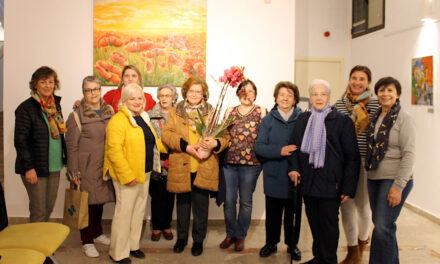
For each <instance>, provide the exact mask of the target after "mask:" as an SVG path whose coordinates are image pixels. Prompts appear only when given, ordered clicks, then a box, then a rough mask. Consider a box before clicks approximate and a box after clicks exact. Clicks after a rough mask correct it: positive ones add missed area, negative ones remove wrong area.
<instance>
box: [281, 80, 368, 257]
mask: <svg viewBox="0 0 440 264" xmlns="http://www.w3.org/2000/svg"><path fill="white" fill-rule="evenodd" d="M309 93H310V103H311V105H312V107H311V111H310V112H305V113H303V114H301V115H300V116H299V117H298V120H297V122H296V125H295V129H294V130H293V133H292V135H291V137H290V140H289V143H290V144H294V145H296V146H298V151H295V152H294V153H292V155H291V156H290V157H289V158H288V160H289V170H288V171H289V177H290V178H291V180H292V181H293V182H294V184H295V186H296V185H298V184H299V183H301V185H302V186H301V188H300V189H301V191H302V195H303V197H304V204H305V207H306V214H307V218H308V220H309V225H310V229H311V231H312V236H313V256H314V258H313V259H312V260H310V261H308V262H305V263H308V264H317V263H329V264H330V263H331V264H337V256H336V250H337V248H338V240H339V225H338V223H339V219H338V214H339V206H340V205H341V203H344V202H345V201H347V200H348V198H349V197H351V198H353V197H354V195H355V192H356V187H357V182H358V177H359V169H360V155H359V149H358V145H357V141H356V133H355V130H354V125H353V121H351V119H350V118H349V117H348V116H346V115H344V114H342V113H339V112H338V111H337V110H336V109H335V108H331V107H330V104H329V101H330V85H329V83H328V82H327V81H324V80H313V81H312V83H311V85H310V88H309Z"/></svg>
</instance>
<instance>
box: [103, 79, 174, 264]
mask: <svg viewBox="0 0 440 264" xmlns="http://www.w3.org/2000/svg"><path fill="white" fill-rule="evenodd" d="M120 102H121V104H120V108H119V112H118V113H117V114H115V115H114V116H113V117H112V118H111V119H110V122H109V123H108V125H107V134H106V145H105V160H104V178H106V179H108V177H109V176H110V177H111V179H112V181H113V186H114V187H115V194H116V208H115V215H114V217H113V221H112V228H111V242H110V252H109V254H110V258H111V259H112V260H113V262H115V263H131V260H130V258H129V256H130V255H131V256H133V257H135V258H140V259H143V258H145V254H144V253H143V252H142V251H141V250H140V249H139V241H140V237H141V230H142V221H143V217H144V213H145V205H146V202H147V198H148V184H149V182H150V173H151V171H152V170H153V169H154V170H155V171H160V169H161V166H160V156H159V151H160V150H161V151H162V152H166V150H165V148H164V147H163V146H162V144H161V141H160V140H159V139H158V138H157V135H156V132H155V131H154V129H153V127H152V126H151V124H150V119H149V117H148V114H147V113H146V112H145V111H144V107H145V97H144V96H143V91H142V88H141V87H140V86H139V85H138V84H134V83H133V84H129V85H127V86H124V88H123V89H122V95H121V100H120Z"/></svg>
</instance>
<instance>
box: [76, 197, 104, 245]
mask: <svg viewBox="0 0 440 264" xmlns="http://www.w3.org/2000/svg"><path fill="white" fill-rule="evenodd" d="M103 209H104V204H89V226H88V227H86V228H83V229H81V230H79V232H80V234H81V240H82V243H83V245H84V244H93V239H94V238H97V237H99V236H100V235H102V225H101V221H102V211H103Z"/></svg>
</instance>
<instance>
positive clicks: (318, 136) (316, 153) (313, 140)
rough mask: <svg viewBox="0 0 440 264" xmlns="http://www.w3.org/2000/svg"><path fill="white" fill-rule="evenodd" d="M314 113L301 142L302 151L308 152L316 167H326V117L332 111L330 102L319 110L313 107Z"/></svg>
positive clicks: (310, 160)
mask: <svg viewBox="0 0 440 264" xmlns="http://www.w3.org/2000/svg"><path fill="white" fill-rule="evenodd" d="M311 111H312V115H311V116H310V118H309V121H308V122H307V127H306V131H305V132H304V138H303V141H302V144H301V151H302V152H304V153H308V154H309V155H310V156H309V164H313V166H314V167H315V168H322V167H324V161H325V142H326V139H327V132H326V130H325V123H324V121H325V118H326V117H327V115H328V113H330V111H331V107H330V104H327V105H326V106H325V107H324V108H323V109H322V110H320V111H318V110H316V109H315V108H314V107H313V106H312V107H311Z"/></svg>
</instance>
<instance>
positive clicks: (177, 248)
mask: <svg viewBox="0 0 440 264" xmlns="http://www.w3.org/2000/svg"><path fill="white" fill-rule="evenodd" d="M187 243H188V241H186V240H184V239H177V241H176V244H174V247H173V249H174V252H176V253H180V252H182V251H183V250H184V249H185V246H186V244H187Z"/></svg>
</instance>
